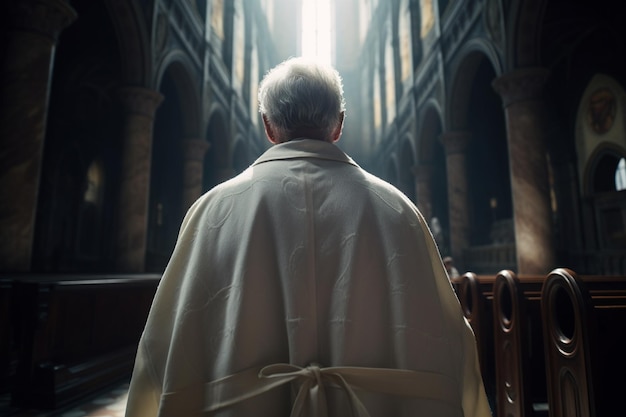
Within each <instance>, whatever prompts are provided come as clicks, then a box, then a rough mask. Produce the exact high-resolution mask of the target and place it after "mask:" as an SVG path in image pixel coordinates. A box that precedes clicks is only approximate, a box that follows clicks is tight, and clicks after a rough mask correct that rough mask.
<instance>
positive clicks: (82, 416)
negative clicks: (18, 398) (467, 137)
mask: <svg viewBox="0 0 626 417" xmlns="http://www.w3.org/2000/svg"><path fill="white" fill-rule="evenodd" d="M127 397H128V382H123V383H120V384H119V385H116V386H113V387H112V388H110V389H108V390H106V391H103V392H100V393H99V394H96V395H93V396H91V397H88V398H85V399H84V400H82V401H80V402H79V403H77V404H72V405H69V406H67V407H65V408H63V409H59V410H54V411H44V410H16V409H15V408H12V407H11V406H10V405H9V404H8V399H2V398H0V417H5V416H6V417H124V412H125V411H126V399H127ZM3 400H4V402H5V403H4V404H3Z"/></svg>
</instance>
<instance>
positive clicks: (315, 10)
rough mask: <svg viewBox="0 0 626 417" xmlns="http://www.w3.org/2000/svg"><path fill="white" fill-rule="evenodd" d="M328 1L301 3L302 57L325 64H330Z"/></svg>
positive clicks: (306, 0)
mask: <svg viewBox="0 0 626 417" xmlns="http://www.w3.org/2000/svg"><path fill="white" fill-rule="evenodd" d="M330 1H331V0H303V1H302V56H304V57H307V58H312V59H315V60H316V61H319V62H322V63H325V64H331V57H330V55H331V52H330V45H331V14H330Z"/></svg>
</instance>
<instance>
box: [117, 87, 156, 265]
mask: <svg viewBox="0 0 626 417" xmlns="http://www.w3.org/2000/svg"><path fill="white" fill-rule="evenodd" d="M119 97H120V99H121V102H122V105H123V106H124V110H125V111H126V120H125V123H124V131H123V140H124V148H123V155H122V172H121V175H120V177H121V178H120V197H119V203H118V206H119V207H118V230H117V247H116V249H117V257H116V259H117V261H116V262H117V265H116V266H117V269H118V270H119V271H120V272H144V269H145V258H146V244H147V234H148V198H149V192H150V163H151V158H152V128H153V124H154V115H155V113H156V109H157V108H158V107H159V104H161V101H162V100H163V96H162V95H161V94H159V93H158V92H156V91H153V90H149V89H146V88H141V87H127V88H123V89H121V90H120V91H119Z"/></svg>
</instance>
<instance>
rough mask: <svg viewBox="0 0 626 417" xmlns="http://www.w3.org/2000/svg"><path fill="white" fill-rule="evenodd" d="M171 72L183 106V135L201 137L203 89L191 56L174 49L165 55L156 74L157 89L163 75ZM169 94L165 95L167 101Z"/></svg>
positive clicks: (159, 87) (159, 86)
mask: <svg viewBox="0 0 626 417" xmlns="http://www.w3.org/2000/svg"><path fill="white" fill-rule="evenodd" d="M166 73H167V74H170V76H171V78H172V80H173V81H174V84H175V85H176V89H177V92H178V96H179V99H180V100H179V101H180V105H181V106H182V108H181V110H182V112H181V114H182V121H183V126H182V128H183V132H182V134H181V135H182V136H184V137H185V138H196V137H200V126H201V117H200V110H201V100H200V94H199V93H198V92H199V91H201V88H200V86H199V84H200V83H199V81H198V82H197V80H196V79H194V76H193V74H194V71H193V64H192V62H191V60H190V59H189V57H188V56H187V55H186V54H184V53H183V52H182V51H179V50H173V51H171V52H170V53H169V54H167V55H166V56H165V58H164V59H163V61H162V62H161V64H160V65H159V69H158V71H157V75H156V80H157V82H156V85H157V89H158V90H160V89H161V84H162V82H163V77H164V76H165V74H166ZM166 100H167V96H166V97H165V101H166Z"/></svg>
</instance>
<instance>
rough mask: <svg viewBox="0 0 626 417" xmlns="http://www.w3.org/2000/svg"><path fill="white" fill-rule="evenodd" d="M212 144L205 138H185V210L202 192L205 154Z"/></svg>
mask: <svg viewBox="0 0 626 417" xmlns="http://www.w3.org/2000/svg"><path fill="white" fill-rule="evenodd" d="M209 147H210V144H209V142H207V141H206V140H204V139H185V140H184V141H183V154H184V158H185V160H184V174H183V176H184V178H183V182H184V189H183V204H184V207H183V211H186V210H187V209H188V208H189V207H191V205H192V204H193V203H194V202H195V201H196V200H197V199H198V197H200V195H201V194H202V174H203V170H202V168H203V166H204V154H205V153H206V151H207V150H208V149H209Z"/></svg>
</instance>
